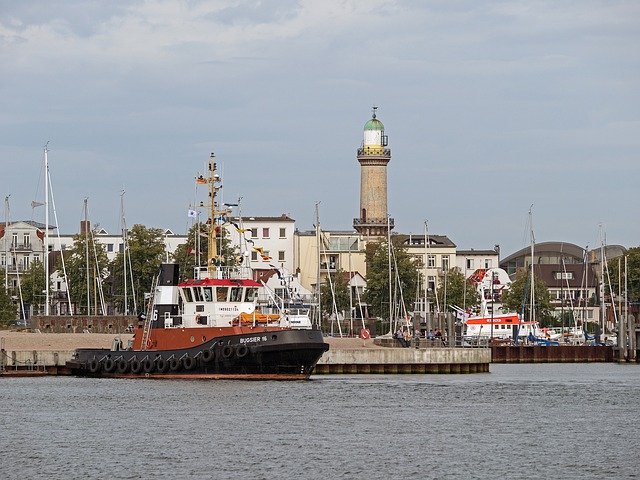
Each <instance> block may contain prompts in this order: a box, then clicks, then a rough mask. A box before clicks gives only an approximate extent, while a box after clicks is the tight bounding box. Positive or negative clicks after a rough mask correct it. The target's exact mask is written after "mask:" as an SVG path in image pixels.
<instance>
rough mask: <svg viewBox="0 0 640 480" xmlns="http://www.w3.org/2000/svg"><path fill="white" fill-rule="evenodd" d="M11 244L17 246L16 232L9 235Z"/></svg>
mask: <svg viewBox="0 0 640 480" xmlns="http://www.w3.org/2000/svg"><path fill="white" fill-rule="evenodd" d="M11 246H12V247H17V246H18V234H17V233H14V234H12V235H11Z"/></svg>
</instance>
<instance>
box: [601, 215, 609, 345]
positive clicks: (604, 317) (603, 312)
mask: <svg viewBox="0 0 640 480" xmlns="http://www.w3.org/2000/svg"><path fill="white" fill-rule="evenodd" d="M604 289H605V280H604V234H603V232H602V224H600V322H601V323H602V326H601V328H602V335H604V333H605V326H606V321H607V309H606V306H605V304H604Z"/></svg>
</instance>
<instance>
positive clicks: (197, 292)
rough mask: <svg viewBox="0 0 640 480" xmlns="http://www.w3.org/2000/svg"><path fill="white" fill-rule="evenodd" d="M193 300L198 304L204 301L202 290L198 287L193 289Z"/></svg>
mask: <svg viewBox="0 0 640 480" xmlns="http://www.w3.org/2000/svg"><path fill="white" fill-rule="evenodd" d="M193 298H194V299H195V301H196V302H201V301H202V291H201V290H200V287H196V288H194V289H193Z"/></svg>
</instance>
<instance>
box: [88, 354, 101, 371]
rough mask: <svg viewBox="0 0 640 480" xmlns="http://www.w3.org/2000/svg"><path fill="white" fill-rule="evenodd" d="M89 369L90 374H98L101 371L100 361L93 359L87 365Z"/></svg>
mask: <svg viewBox="0 0 640 480" xmlns="http://www.w3.org/2000/svg"><path fill="white" fill-rule="evenodd" d="M87 368H88V369H89V372H91V373H98V372H99V371H100V361H99V360H98V359H97V358H96V357H93V358H92V359H91V360H90V361H89V364H88V365H87Z"/></svg>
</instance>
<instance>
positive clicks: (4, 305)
mask: <svg viewBox="0 0 640 480" xmlns="http://www.w3.org/2000/svg"><path fill="white" fill-rule="evenodd" d="M5 275H6V273H5V271H4V269H1V268H0V282H1V285H0V327H8V326H9V325H11V324H12V323H14V322H15V321H16V317H17V310H16V306H15V305H14V304H13V301H12V300H11V295H9V293H8V292H6V291H5V289H4V276H5Z"/></svg>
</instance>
